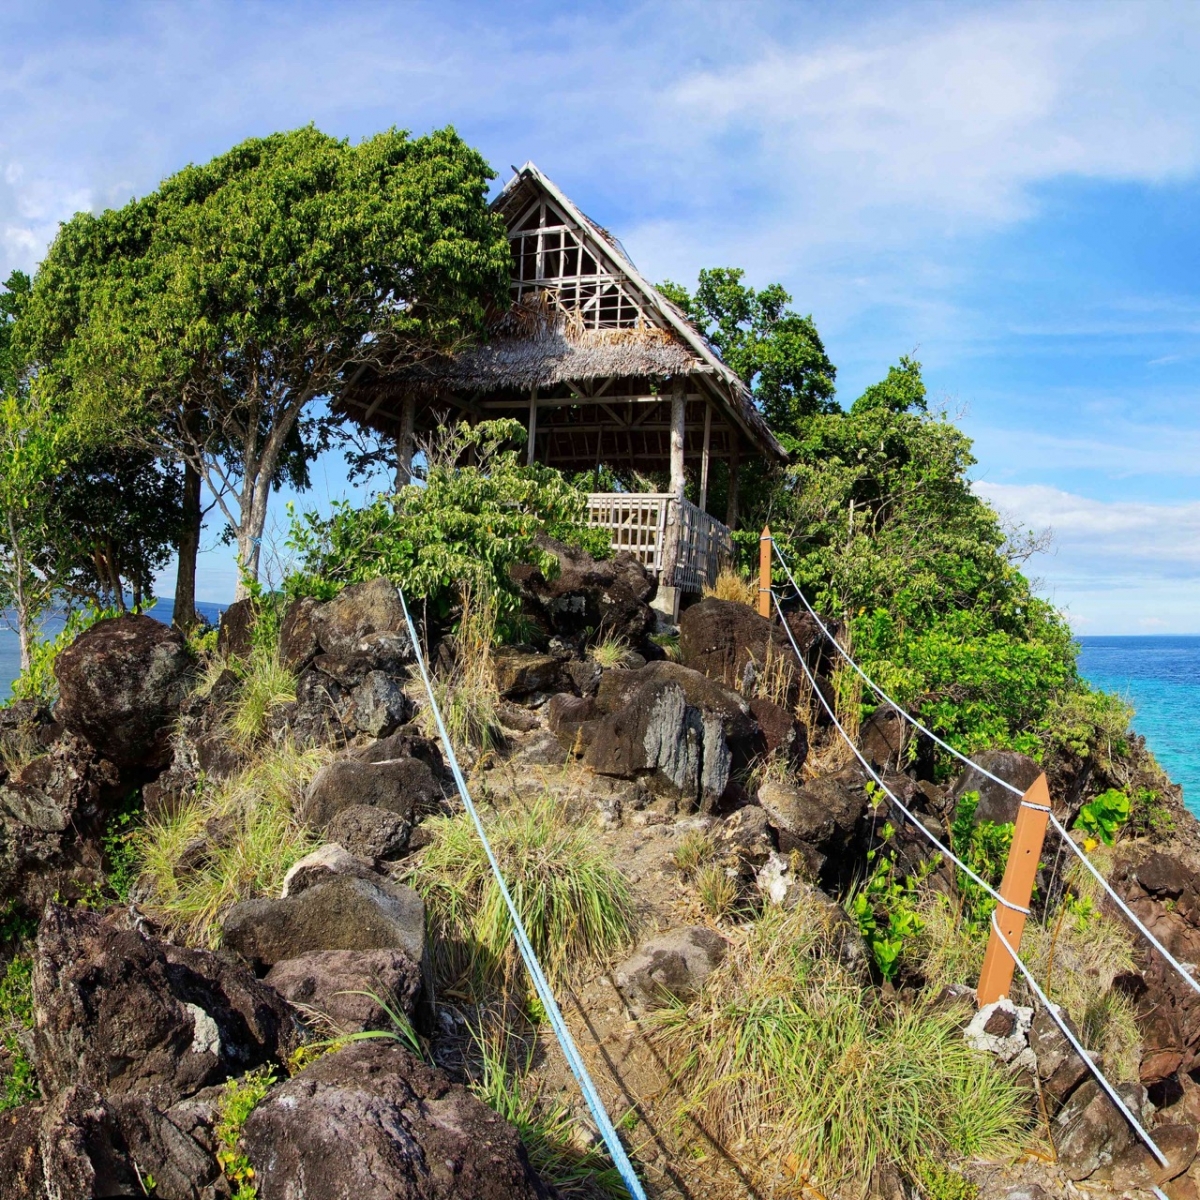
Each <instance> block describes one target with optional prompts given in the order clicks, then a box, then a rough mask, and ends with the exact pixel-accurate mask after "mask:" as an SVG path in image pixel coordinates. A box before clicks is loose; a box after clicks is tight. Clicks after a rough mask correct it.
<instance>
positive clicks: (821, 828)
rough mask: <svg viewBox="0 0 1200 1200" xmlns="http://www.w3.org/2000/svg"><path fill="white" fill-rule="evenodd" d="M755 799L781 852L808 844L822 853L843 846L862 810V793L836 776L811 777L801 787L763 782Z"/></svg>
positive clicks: (863, 809)
mask: <svg viewBox="0 0 1200 1200" xmlns="http://www.w3.org/2000/svg"><path fill="white" fill-rule="evenodd" d="M758 802H759V804H760V805H762V808H763V810H764V811H765V812H766V814H767V819H768V820H769V821H770V823H771V827H772V828H773V829H774V830H775V831H776V832H777V833H778V835H779V848H780V850H781V851H783V852H784V853H787V852H788V851H790V850H794V849H799V848H801V847H802V846H811V847H813V848H815V849H817V850H819V851H820V852H821V853H823V854H829V853H831V852H833V851H835V850H840V849H842V848H844V847H845V846H846V845H847V844H848V843H849V841H850V839H851V838H852V836H853V835H854V832H855V830H856V828H857V826H858V822H859V819H860V818H861V817H862V815H863V813H864V812H865V811H866V804H867V801H866V797H865V796H864V795H863V793H861V792H858V791H852V790H851V789H850V788H847V787H845V786H843V785H842V784H841V783H839V782H838V781H837V780H836V779H814V780H812V781H811V782H810V783H806V784H805V785H804V786H803V787H796V786H794V785H792V784H789V783H776V782H767V783H764V784H763V785H762V787H760V788H759V790H758Z"/></svg>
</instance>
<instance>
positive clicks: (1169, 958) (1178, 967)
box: [764, 535, 1200, 994]
mask: <svg viewBox="0 0 1200 1200" xmlns="http://www.w3.org/2000/svg"><path fill="white" fill-rule="evenodd" d="M764 536H766V535H764ZM770 540H771V546H772V549H773V550H774V553H775V557H776V558H777V559H778V560H779V565H780V566H781V567H782V568H783V572H784V574H785V575H786V576H787V579H788V582H789V583H790V584H791V585H792V589H793V591H794V592H795V593H796V595H797V597H798V598H799V600H800V603H801V604H803V605H804V608H805V610H806V611H807V612H808V614H809V615H810V616H811V617H812V619H813V620H814V621H815V622H816V624H817V628H818V629H820V631H821V632H822V634H824V635H825V637H826V639H827V640H828V641H829V642H830V643H831V644H832V646H833V647H834V649H836V650H837V652H838V654H839V655H840V656H841V657H842V659H843V661H844V662H845V663H846V665H847V666H848V667H850V669H851V670H852V671H854V673H855V674H856V675H857V676H858V677H859V678H860V679H861V680H862V681H863V683H865V684H866V685H867V687H869V688H870V689H871V691H872V692H874V693H875V695H876V696H878V697H879V698H880V699H881V700H883V701H884V702H885V703H887V704H890V705H891V707H892V709H893V711H895V712H896V713H897V714H898V715H899V716H900V717H901V719H903V720H904V721H907V722H908V723H909V724H910V725H911V726H912V727H913V728H914V729H919V730H920V731H921V732H922V733H923V734H925V736H926V737H928V738H930V739H931V740H932V741H933V742H935V743H936V744H937V745H939V746H941V747H942V749H943V750H945V751H947V752H948V753H949V754H951V755H952V756H953V757H954V758H956V759H957V760H958V761H959V762H961V763H963V764H964V765H965V766H967V767H970V768H971V769H972V770H974V771H977V772H978V773H979V774H980V775H982V776H983V777H984V778H985V779H990V780H991V781H992V782H993V783H996V784H999V785H1000V787H1002V788H1004V789H1005V790H1006V791H1008V792H1010V793H1012V795H1014V796H1021V797H1024V792H1023V791H1022V790H1021V789H1020V788H1019V787H1017V786H1015V785H1014V784H1011V783H1009V782H1008V780H1006V779H1001V778H1000V776H999V775H994V774H993V773H992V772H991V771H989V770H987V768H986V767H982V766H980V765H979V763H977V762H975V761H974V760H973V759H972V758H970V757H969V756H968V755H966V754H964V753H963V752H962V751H961V750H957V749H955V747H954V746H952V745H950V743H949V742H947V741H946V740H945V739H943V738H941V737H939V736H938V735H937V734H936V733H934V732H933V730H932V729H930V728H929V727H928V726H927V725H924V724H923V723H922V722H921V721H919V720H918V719H917V718H916V717H914V716H913V715H912V714H911V713H910V712H908V711H907V710H906V709H904V708H902V707H901V706H900V705H899V704H898V703H897V702H896V701H895V700H894V699H893V698H892V697H891V696H890V695H889V694H888V693H887V692H885V691H884V690H883V688H881V687H880V686H879V684H877V683H876V682H875V681H874V680H873V679H872V678H871V677H870V676H869V675H868V674H867V673H866V672H865V671H864V670H863V669H862V667H860V666H859V665H858V663H857V662H855V661H854V658H853V657H852V656H851V654H850V652H849V651H848V650H847V649H846V648H845V647H844V646H843V645H842V644H841V642H839V641H838V640H837V638H836V637H834V635H833V633H832V631H831V630H830V629H829V627H828V626H827V625H826V624H825V622H824V621H822V620H821V617H820V616H819V614H818V613H817V611H816V609H815V608H813V606H812V605H811V604H810V603H809V601H808V597H806V596H805V595H804V592H803V591H801V589H800V585H799V584H798V583H797V582H796V578H795V576H794V575H793V574H792V571H791V568H790V567H789V566H788V564H787V560H786V559H785V558H784V557H783V552H782V551H781V550H780V549H779V543H778V542H776V541H775V539H774V538H771V539H770ZM772 598H773V599H775V604H776V607H777V608H778V605H779V601H778V599H777V598H775V596H774V592H772ZM779 619H780V622H781V624H782V625H783V627H784V629H786V630H788V634H789V636H791V630H790V628H789V626H788V623H787V621H786V620H785V619H784V616H783V612H782V610H781V609H780V611H779ZM791 641H792V648H793V649H794V650H795V651H796V656H797V658H799V659H800V662H801V665H803V666H805V669H806V670H807V664H806V663H805V661H804V658H803V655H801V654H800V650H799V647H798V646H797V644H796V639H795V638H794V637H793V638H792V639H791ZM859 757H860V758H861V755H860V756H859ZM1022 803H1023V804H1028V801H1026V800H1024V799H1022ZM1050 823H1051V825H1053V826H1054V829H1055V831H1056V832H1057V833H1058V835H1059V837H1060V838H1061V839H1062V841H1063V842H1064V843H1065V844H1066V846H1067V847H1068V848H1069V849H1070V851H1071V853H1072V854H1074V855H1075V856H1076V857H1077V858H1078V859H1079V861H1080V862H1081V863H1083V865H1084V867H1085V868H1086V869H1087V870H1088V872H1089V873H1090V874H1091V875H1092V877H1093V878H1094V879H1095V880H1096V882H1097V883H1098V884H1099V885H1100V887H1101V888H1102V889H1103V890H1104V892H1105V894H1106V895H1107V896H1108V897H1109V899H1110V900H1112V902H1113V903H1114V904H1115V905H1116V907H1117V908H1118V910H1119V911H1120V912H1121V914H1122V915H1123V916H1124V917H1125V919H1126V920H1127V921H1128V922H1129V923H1130V924H1131V925H1132V926H1133V927H1134V928H1135V929H1136V930H1137V931H1138V933H1140V934H1141V936H1142V937H1144V938H1145V939H1146V941H1147V942H1149V943H1150V945H1151V946H1153V947H1154V949H1155V950H1157V951H1158V952H1159V954H1161V955H1162V956H1163V958H1164V959H1165V960H1166V962H1167V963H1168V964H1169V965H1170V966H1171V967H1172V968H1173V970H1174V971H1175V972H1176V974H1177V975H1178V976H1179V977H1180V978H1181V979H1182V980H1183V981H1184V982H1185V983H1186V984H1187V985H1188V987H1190V988H1191V989H1192V990H1193V991H1194V992H1196V993H1197V994H1200V981H1197V979H1196V977H1195V975H1194V974H1193V972H1192V971H1191V970H1189V969H1188V968H1187V967H1186V966H1184V964H1182V963H1181V962H1179V960H1178V959H1177V958H1176V957H1175V956H1174V955H1173V954H1172V953H1171V952H1170V951H1169V950H1168V949H1167V948H1166V947H1165V946H1164V945H1163V944H1162V942H1160V941H1159V940H1158V938H1156V937H1155V936H1154V934H1153V933H1151V932H1150V930H1149V929H1147V928H1146V925H1145V924H1144V923H1143V922H1142V920H1141V919H1140V918H1139V917H1138V916H1137V914H1136V913H1135V912H1134V911H1133V910H1132V909H1131V908H1130V907H1129V905H1128V904H1126V903H1125V901H1124V900H1123V899H1122V898H1121V897H1120V895H1118V893H1117V890H1116V888H1114V887H1113V886H1112V884H1111V883H1109V881H1108V880H1107V879H1105V878H1104V876H1103V875H1101V874H1100V872H1099V871H1098V870H1097V869H1096V867H1095V864H1094V863H1093V862H1092V861H1091V859H1089V858H1088V856H1087V854H1086V852H1085V851H1084V849H1083V847H1082V846H1080V845H1079V843H1078V842H1076V841H1075V839H1074V838H1073V837H1071V835H1070V833H1069V831H1068V830H1067V829H1066V827H1065V826H1064V825H1063V824H1062V822H1061V821H1059V819H1058V818H1057V817H1056V816H1055V815H1054V814H1053V813H1052V812H1051V813H1050Z"/></svg>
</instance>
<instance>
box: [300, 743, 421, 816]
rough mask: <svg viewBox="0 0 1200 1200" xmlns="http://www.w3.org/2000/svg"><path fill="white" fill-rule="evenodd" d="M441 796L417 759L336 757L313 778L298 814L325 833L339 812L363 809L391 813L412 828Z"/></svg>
mask: <svg viewBox="0 0 1200 1200" xmlns="http://www.w3.org/2000/svg"><path fill="white" fill-rule="evenodd" d="M441 796H442V789H441V787H440V785H439V784H438V783H437V781H436V780H435V779H434V777H433V772H432V771H431V770H430V769H429V767H428V765H427V764H426V763H424V762H422V761H421V760H420V759H419V758H408V757H403V758H394V759H384V760H382V761H380V762H363V761H362V760H361V759H356V758H339V759H335V760H334V761H333V762H331V763H328V764H327V765H326V766H324V767H322V768H321V769H320V771H318V772H317V774H316V775H315V776H314V777H313V781H312V783H311V784H310V785H309V787H308V791H307V792H305V795H304V802H303V804H302V805H301V809H300V815H301V817H302V818H303V819H304V821H305V822H306V823H307V824H309V825H311V826H312V827H313V828H314V829H324V828H325V827H326V826H327V825H328V824H329V822H330V821H332V820H333V818H334V817H336V816H337V814H338V813H339V812H341V811H342V809H344V808H350V807H351V806H355V807H361V806H363V805H366V806H368V807H370V808H379V809H383V810H385V811H387V812H393V813H395V814H396V815H397V816H398V817H400V818H401V819H403V820H404V821H407V822H408V823H409V825H410V826H411V825H412V824H413V823H414V822H415V820H416V819H417V817H418V815H419V814H421V813H427V812H430V811H432V810H433V809H434V808H435V807H436V805H437V802H438V801H439V800H440V799H441Z"/></svg>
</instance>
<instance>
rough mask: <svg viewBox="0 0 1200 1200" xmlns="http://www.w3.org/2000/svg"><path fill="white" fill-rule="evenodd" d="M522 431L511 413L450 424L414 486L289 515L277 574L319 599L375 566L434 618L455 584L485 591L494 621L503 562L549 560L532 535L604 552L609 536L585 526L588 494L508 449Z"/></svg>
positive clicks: (508, 612) (506, 600)
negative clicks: (290, 565) (285, 559)
mask: <svg viewBox="0 0 1200 1200" xmlns="http://www.w3.org/2000/svg"><path fill="white" fill-rule="evenodd" d="M525 436H526V434H525V430H524V429H523V428H522V427H521V425H520V423H519V422H518V421H514V420H501V421H481V422H480V423H479V424H478V425H475V426H469V425H467V424H465V423H462V424H459V425H458V426H456V427H455V428H454V429H452V430H449V431H448V432H447V433H446V435H445V436H444V437H443V438H442V439H440V440H439V441H437V442H435V443H433V444H431V445H430V446H429V447H427V448H426V455H427V459H428V462H427V466H426V470H425V476H426V477H425V482H424V485H423V486H422V485H419V484H410V485H409V486H408V487H406V488H403V489H402V490H401V491H400V492H399V493H398V494H396V495H394V496H383V497H380V498H379V499H378V500H376V501H375V502H374V503H372V504H369V505H368V506H367V507H366V508H362V509H356V508H353V507H352V506H351V505H350V504H349V503H348V502H347V503H343V504H340V505H338V506H336V507H335V509H334V512H333V515H332V516H331V517H330V518H329V519H328V520H323V519H321V518H319V517H317V516H316V515H314V514H312V513H308V514H305V515H304V516H303V517H300V518H295V517H293V521H292V530H291V536H290V539H289V545H290V546H291V548H292V549H293V550H294V551H295V552H296V553H297V554H298V555H299V557H300V562H301V570H300V571H299V572H297V573H295V574H294V575H292V576H291V577H290V578H289V579H288V582H287V587H288V589H289V591H290V592H291V593H292V594H297V595H299V594H307V595H314V596H317V597H319V598H321V599H329V598H330V597H332V596H334V595H336V594H337V592H339V591H340V590H341V589H342V588H343V587H345V586H346V585H347V584H350V583H358V582H360V581H362V580H364V579H371V578H374V577H375V576H378V575H384V576H386V577H387V578H388V579H390V580H392V581H393V582H394V583H396V584H397V585H398V586H399V587H401V588H402V589H403V590H404V594H405V597H406V598H407V600H408V602H409V604H410V605H415V604H424V605H425V606H426V607H427V608H428V610H429V611H430V612H431V613H432V614H433V615H434V616H436V617H438V618H439V619H442V618H445V617H446V616H448V615H449V613H450V612H451V610H452V609H453V607H454V605H455V603H456V601H457V599H458V594H459V591H460V589H461V588H463V587H464V586H465V587H467V588H469V589H470V591H471V592H472V594H474V595H476V596H484V595H488V596H492V597H493V598H494V603H495V605H496V611H497V616H498V617H499V618H500V619H501V620H502V621H503V620H505V619H507V618H510V617H511V616H512V615H513V614H514V613H515V612H516V610H517V607H518V604H517V593H516V588H515V586H514V584H513V583H512V580H511V579H510V578H509V568H511V567H513V566H516V565H517V564H519V563H529V564H532V565H533V566H536V567H537V568H538V569H539V570H541V571H542V572H543V573H546V574H552V573H553V572H554V571H556V570H557V565H558V564H557V559H556V558H555V557H554V555H552V554H550V553H548V552H547V551H545V550H543V549H541V548H540V547H539V546H538V545H537V541H536V539H537V537H538V535H539V534H548V535H549V536H550V537H553V538H557V539H558V540H560V541H563V542H567V543H569V544H571V545H576V546H581V547H583V548H584V549H586V550H587V551H588V552H589V553H591V554H593V555H594V556H596V557H607V555H608V553H609V538H608V534H607V533H606V532H605V531H604V530H596V529H589V528H588V527H587V526H586V524H585V517H586V507H587V494H586V493H585V492H584V491H581V490H579V489H577V488H575V487H573V486H572V485H571V484H570V483H568V482H567V481H566V480H565V479H564V478H563V476H562V475H561V474H559V472H557V471H555V470H554V469H553V468H550V467H546V466H541V465H539V464H536V463H535V464H533V465H529V466H527V465H525V464H523V463H522V462H521V461H520V459H519V457H518V454H517V451H516V450H515V449H513V448H512V447H513V446H514V445H516V446H520V445H521V444H522V443H523V442H524V440H525Z"/></svg>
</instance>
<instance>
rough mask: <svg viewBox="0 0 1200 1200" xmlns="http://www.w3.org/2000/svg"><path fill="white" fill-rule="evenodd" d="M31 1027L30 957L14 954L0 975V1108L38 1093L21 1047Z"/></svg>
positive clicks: (23, 1047)
mask: <svg viewBox="0 0 1200 1200" xmlns="http://www.w3.org/2000/svg"><path fill="white" fill-rule="evenodd" d="M32 1029H33V959H32V958H31V957H30V956H29V955H24V954H18V955H17V956H16V957H15V958H13V959H12V960H11V961H10V962H9V964H8V966H7V967H6V968H5V970H4V977H3V979H0V1047H2V1048H3V1049H4V1052H5V1054H6V1056H7V1058H8V1063H7V1070H6V1071H5V1073H4V1076H3V1080H2V1083H3V1091H0V1112H8V1111H9V1110H10V1109H13V1108H19V1107H20V1106H21V1105H22V1104H27V1103H28V1102H29V1101H31V1100H36V1099H37V1097H38V1084H37V1076H36V1074H35V1072H34V1068H33V1063H32V1062H31V1061H30V1058H29V1055H28V1054H27V1053H26V1051H25V1037H26V1036H27V1035H28V1033H29V1031H31V1030H32Z"/></svg>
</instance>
